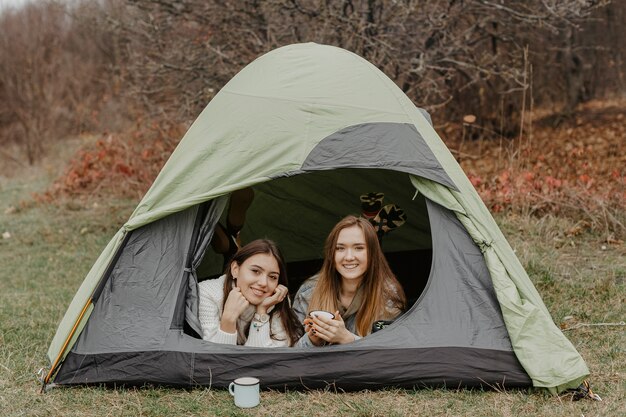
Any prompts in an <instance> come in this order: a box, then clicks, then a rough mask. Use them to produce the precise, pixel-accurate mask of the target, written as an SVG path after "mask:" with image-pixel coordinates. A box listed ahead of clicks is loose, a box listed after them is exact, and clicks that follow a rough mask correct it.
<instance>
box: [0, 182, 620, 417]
mask: <svg viewBox="0 0 626 417" xmlns="http://www.w3.org/2000/svg"><path fill="white" fill-rule="evenodd" d="M50 176H51V175H50V173H49V172H47V171H43V172H38V173H35V174H33V176H30V177H25V178H23V179H18V177H15V178H13V179H7V178H3V177H0V233H4V232H9V233H10V234H11V237H10V238H8V239H0V266H1V268H0V323H1V327H0V410H2V412H1V413H2V415H4V416H57V415H65V416H108V415H111V416H138V415H139V416H162V415H177V416H185V415H216V416H249V415H253V416H257V415H275V416H287V415H300V416H322V415H323V416H330V415H333V416H407V415H429V416H465V415H472V416H474V415H480V416H537V415H550V416H580V415H585V416H589V415H602V416H618V415H626V401H625V394H626V388H625V385H624V380H625V377H626V357H625V349H626V338H625V330H626V328H625V327H624V326H583V327H579V328H577V329H575V330H569V331H566V335H567V336H568V337H569V339H570V340H571V341H572V343H573V344H574V345H575V346H576V348H577V349H578V350H579V352H580V353H581V354H582V355H583V357H584V358H585V360H586V361H587V364H588V366H589V368H590V369H591V372H592V376H591V381H592V387H593V388H594V391H596V392H597V393H598V394H600V395H601V396H602V397H603V399H604V401H603V402H593V401H579V402H571V401H570V399H569V397H568V396H561V397H556V396H550V395H547V394H545V393H542V392H535V391H526V390H513V391H482V390H473V391H469V390H454V389H422V390H400V389H392V388H390V389H386V390H379V391H360V392H353V393H342V392H336V391H334V390H333V389H332V387H328V388H327V389H326V390H319V391H305V392H277V391H264V392H263V393H262V400H261V405H260V406H259V407H257V408H255V409H252V410H247V411H244V410H239V409H237V408H236V407H235V406H234V405H233V402H232V399H231V397H230V395H229V394H228V392H227V391H225V390H220V389H209V388H204V389H191V390H182V389H170V388H160V387H144V388H141V389H119V388H118V389H112V388H109V389H105V388H100V387H81V388H72V389H54V390H51V391H50V392H48V393H46V394H41V393H40V386H39V384H38V382H37V380H36V372H37V370H38V369H39V368H41V367H44V366H47V365H48V363H47V359H46V352H47V348H48V345H49V343H50V340H51V339H52V336H53V334H54V332H55V331H56V327H57V325H58V323H59V321H60V319H61V317H62V316H63V314H64V312H65V309H66V308H67V306H68V304H69V302H70V300H71V298H72V296H73V295H74V292H75V291H76V289H77V288H78V286H79V285H80V283H81V281H82V279H83V278H84V276H85V275H86V273H87V271H88V270H89V268H90V267H91V265H92V264H93V262H94V261H95V259H96V257H97V256H98V255H99V253H100V251H101V250H102V249H103V248H104V246H105V245H106V243H107V242H108V240H109V239H110V238H111V237H112V236H113V234H114V233H115V232H116V230H117V228H118V227H119V226H120V225H121V224H122V223H123V222H124V221H125V219H126V218H127V217H128V215H129V214H130V212H131V211H132V209H133V208H134V205H135V204H136V202H133V201H127V200H117V201H111V202H107V203H106V204H105V203H102V202H98V203H94V202H85V201H82V202H80V203H76V202H69V201H68V202H66V203H64V204H61V205H60V206H45V205H29V204H26V205H20V202H21V201H28V197H29V195H30V194H31V193H32V192H36V191H40V190H41V189H42V188H43V187H44V186H45V185H46V184H47V182H48V180H47V179H46V178H49V177H50ZM497 220H498V222H499V223H500V225H501V227H502V229H503V231H504V233H505V234H506V235H507V236H508V237H509V241H510V243H511V245H512V246H513V247H514V249H515V251H516V253H517V255H518V256H519V258H520V260H521V261H522V263H523V264H524V265H525V267H526V268H527V270H528V272H529V274H530V276H531V278H532V280H533V282H534V283H535V285H536V286H537V288H538V290H539V292H540V293H541V294H542V296H543V298H544V301H545V303H546V305H547V306H548V308H549V310H550V311H551V312H552V314H553V318H554V320H555V321H556V323H557V324H564V325H567V326H570V327H571V326H572V325H574V324H577V323H578V324H589V323H607V322H620V321H624V320H625V319H626V308H625V307H624V306H625V305H626V303H625V301H626V300H625V298H626V287H625V277H626V256H624V255H625V252H624V245H623V244H618V245H608V244H606V243H603V238H604V236H601V235H600V234H594V232H593V231H588V230H587V231H585V232H583V233H581V234H579V235H577V236H567V235H566V233H565V232H563V231H565V230H570V229H571V228H572V227H573V226H574V223H575V222H573V221H571V220H568V219H563V218H556V217H544V218H542V219H536V218H531V217H525V216H516V215H508V216H505V215H501V216H499V217H498V218H497Z"/></svg>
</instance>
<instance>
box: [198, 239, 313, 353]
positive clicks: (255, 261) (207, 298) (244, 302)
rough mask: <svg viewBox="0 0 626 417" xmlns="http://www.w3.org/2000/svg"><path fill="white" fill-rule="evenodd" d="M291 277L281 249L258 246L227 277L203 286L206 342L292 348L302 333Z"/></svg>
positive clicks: (240, 256)
mask: <svg viewBox="0 0 626 417" xmlns="http://www.w3.org/2000/svg"><path fill="white" fill-rule="evenodd" d="M287 288H288V286H287V271H286V268H285V263H284V260H283V257H282V255H281V253H280V251H279V249H278V247H277V246H276V244H275V243H274V242H272V241H270V240H267V239H258V240H254V241H252V242H250V243H248V244H247V245H245V246H244V247H242V248H241V249H239V250H238V251H237V253H235V255H234V256H233V257H232V259H231V260H230V263H229V265H228V267H227V268H226V271H225V273H224V275H222V276H221V277H219V278H217V279H211V280H206V281H203V282H201V283H200V284H198V291H199V306H198V310H199V312H198V316H199V319H200V324H201V326H202V333H203V335H202V338H203V339H204V340H208V341H211V342H215V343H225V344H231V345H234V344H238V345H246V346H255V347H277V346H292V345H294V344H295V343H296V341H297V340H298V339H299V337H300V336H301V335H302V328H301V325H300V322H299V321H298V319H297V317H296V316H295V315H294V313H293V311H292V310H291V308H290V305H289V298H288V297H289V291H288V289H287Z"/></svg>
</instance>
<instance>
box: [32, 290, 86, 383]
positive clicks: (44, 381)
mask: <svg viewBox="0 0 626 417" xmlns="http://www.w3.org/2000/svg"><path fill="white" fill-rule="evenodd" d="M90 305H91V298H89V299H88V300H87V303H86V304H85V306H84V307H83V310H82V311H81V312H80V315H79V316H78V319H76V323H74V327H72V330H71V331H70V334H69V335H68V336H67V339H65V343H63V347H62V348H61V350H60V351H59V354H58V356H57V357H56V359H55V360H54V363H53V364H52V366H51V367H50V371H48V375H46V377H45V378H44V380H43V385H44V386H45V385H46V384H47V383H48V381H50V378H51V377H52V374H53V373H54V371H55V369H56V367H57V366H58V364H59V362H60V361H61V357H62V356H63V352H65V349H66V348H67V345H68V343H70V340H72V337H74V333H75V332H76V329H77V328H78V325H79V324H80V322H81V321H82V319H83V316H84V315H85V312H86V311H87V309H88V308H89V306H90Z"/></svg>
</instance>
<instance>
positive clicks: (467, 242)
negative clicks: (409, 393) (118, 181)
mask: <svg viewBox="0 0 626 417" xmlns="http://www.w3.org/2000/svg"><path fill="white" fill-rule="evenodd" d="M244 187H252V189H253V190H254V192H255V198H254V200H253V203H252V205H251V207H250V209H249V210H248V213H247V216H246V217H247V219H246V225H245V227H244V229H243V230H242V239H243V241H244V242H245V241H250V240H252V239H255V238H258V237H268V238H271V239H273V240H275V241H276V242H277V243H278V244H279V246H280V247H281V249H282V251H283V253H284V255H285V258H286V260H287V262H288V270H289V275H290V280H291V285H292V287H293V288H291V289H292V290H295V289H297V286H298V285H299V283H300V282H301V281H302V280H303V279H304V278H306V276H308V275H310V274H312V273H314V272H315V270H316V268H318V267H319V265H320V264H321V258H322V246H323V242H324V239H325V237H326V235H327V234H328V232H329V231H330V229H331V228H332V226H333V225H334V224H335V223H336V222H337V221H338V220H339V219H341V218H342V217H344V216H345V215H347V214H358V213H359V211H360V201H359V196H360V195H362V194H367V193H369V192H380V193H384V194H385V198H386V199H387V200H388V201H392V202H394V203H395V204H397V205H399V206H401V207H402V208H403V209H404V211H405V213H406V215H407V221H406V223H405V224H404V225H403V226H402V227H400V228H398V229H397V230H395V231H394V232H393V233H391V234H389V235H388V236H386V237H385V239H384V241H383V249H384V251H385V254H386V256H387V258H388V260H389V262H390V264H391V266H392V268H393V269H394V271H395V273H396V274H397V276H398V278H399V280H400V281H401V283H402V284H403V285H404V288H405V290H406V292H407V296H408V298H409V299H410V300H412V302H411V305H410V307H409V309H408V310H407V311H406V313H405V314H404V315H403V316H401V317H400V318H399V319H397V320H396V321H395V322H394V323H393V324H392V325H390V326H388V327H386V328H385V329H383V330H381V331H378V332H376V333H373V334H372V335H370V336H368V337H365V338H363V339H361V340H359V341H357V342H355V343H352V344H348V345H336V346H329V347H326V348H324V349H306V348H274V349H264V348H250V347H244V346H230V345H220V344H214V343H211V342H207V341H204V340H202V338H201V332H202V331H201V329H200V326H199V324H198V316H197V310H198V307H197V305H198V298H197V294H198V292H197V283H198V281H201V280H203V279H207V278H208V279H210V278H211V277H215V276H217V275H219V273H220V272H221V268H222V259H221V257H220V256H218V255H217V254H215V253H213V251H212V249H211V248H210V245H209V242H210V240H211V237H212V234H213V230H214V228H215V226H216V224H217V222H218V221H220V219H221V221H223V220H224V219H223V218H224V216H225V214H224V212H225V211H226V210H225V208H226V207H227V204H228V197H229V194H230V193H232V192H233V191H235V190H238V189H242V188H244ZM48 358H49V360H50V362H51V369H50V371H49V373H48V375H47V376H46V377H45V378H44V382H45V383H46V384H59V385H74V384H98V383H116V384H144V383H153V384H167V385H178V386H195V385H213V386H221V387H223V386H226V385H227V384H228V383H229V382H230V381H232V380H233V379H235V378H237V377H239V376H242V375H248V376H256V377H258V378H260V380H261V381H262V385H263V386H265V387H274V388H284V387H293V388H297V387H309V388H311V387H322V386H326V385H327V384H329V383H332V384H334V385H335V386H337V387H340V388H343V389H360V388H373V387H382V386H389V385H392V386H404V387H413V386H418V387H419V386H424V385H425V386H436V385H447V386H455V387H456V386H459V385H464V386H478V385H485V386H501V385H503V386H508V387H515V386H518V387H519V386H534V387H542V388H547V389H549V390H551V391H560V390H563V389H566V388H572V387H576V386H578V385H579V384H580V382H581V381H582V380H583V379H584V378H585V377H586V376H587V375H588V373H589V371H588V369H587V366H586V365H585V363H584V361H583V359H582V358H581V356H580V355H579V354H578V352H577V351H576V349H575V348H574V347H573V346H572V344H571V343H570V342H569V341H568V340H567V339H566V338H565V336H564V335H563V334H562V333H561V331H560V330H559V329H558V328H557V327H556V326H555V324H554V323H553V321H552V319H551V317H550V314H549V312H548V310H547V309H546V307H545V306H544V304H543V302H542V300H541V298H540V296H539V294H538V293H537V291H536V289H535V288H534V287H533V285H532V283H531V281H530V280H529V278H528V276H527V274H526V272H525V271H524V269H523V267H522V266H521V264H520V262H519V261H518V259H517V258H516V256H515V254H514V253H513V250H512V249H511V247H510V246H509V244H508V243H507V241H506V239H505V238H504V236H503V235H502V233H501V231H500V230H499V228H498V226H497V225H496V223H495V221H494V220H493V218H492V217H491V215H490V213H489V211H488V209H487V208H486V207H485V205H484V204H483V202H482V201H481V199H480V197H479V196H478V194H477V193H476V191H475V190H474V188H473V187H472V185H471V183H470V182H469V180H468V179H467V177H466V176H465V174H464V173H463V171H462V170H461V168H460V167H459V165H458V163H457V162H456V160H455V159H454V158H453V156H452V155H451V154H450V152H449V151H448V149H447V148H446V146H445V145H444V143H443V142H442V141H441V139H440V138H439V137H438V135H437V133H436V132H435V130H434V129H433V127H432V126H431V123H430V120H429V116H428V114H427V113H426V112H424V111H422V110H420V109H418V108H416V107H415V106H414V105H413V103H412V102H411V100H410V99H409V98H407V97H406V96H405V95H404V94H403V92H402V91H401V90H400V89H399V88H398V87H397V86H396V85H395V84H394V83H393V82H392V81H391V80H390V79H389V78H388V77H386V76H385V75H384V74H383V73H382V72H381V71H380V70H378V69H377V68H376V67H375V66H373V65H372V64H370V63H369V62H367V61H366V60H364V59H362V58H360V57H359V56H357V55H355V54H353V53H351V52H348V51H345V50H342V49H340V48H336V47H331V46H324V45H317V44H313V43H308V44H297V45H290V46H286V47H283V48H279V49H277V50H274V51H272V52H270V53H267V54H265V55H263V56H261V57H260V58H258V59H257V60H255V61H254V62H252V63H251V64H250V65H248V66H247V67H246V68H244V69H243V70H242V71H241V72H240V73H239V74H237V75H236V76H235V77H234V78H233V79H232V80H231V81H230V82H229V83H228V84H227V85H226V86H224V88H223V89H222V90H221V91H220V92H219V93H218V94H217V95H216V96H215V98H214V99H213V100H211V102H210V103H209V104H208V105H207V107H206V108H205V109H204V111H203V112H202V113H201V114H200V116H199V117H198V119H197V120H196V121H195V122H194V124H193V125H192V126H191V128H190V129H189V131H188V132H187V133H186V134H185V136H184V138H183V139H182V141H181V142H180V144H179V145H178V147H177V148H176V150H175V151H174V153H173V154H172V155H171V157H170V159H169V160H168V162H167V163H166V164H165V166H164V167H163V169H162V171H161V173H160V174H159V176H158V177H157V179H156V181H155V182H154V184H153V185H152V187H151V188H150V190H149V191H148V192H147V193H146V195H145V197H144V198H143V200H142V201H141V202H140V203H139V206H138V207H137V208H136V210H135V211H134V213H133V214H132V215H131V217H130V219H129V220H128V222H127V223H126V224H124V225H123V226H122V228H121V229H120V230H119V231H118V232H117V234H116V235H115V236H114V237H113V239H112V240H111V242H110V243H109V244H108V245H107V247H106V248H105V249H104V251H103V252H102V254H101V255H100V257H99V258H98V260H97V261H96V263H95V264H94V266H93V267H92V269H91V270H90V272H89V273H88V275H87V277H86V278H85V280H84V282H83V284H82V285H81V287H80V289H79V290H78V292H77V294H76V295H75V297H74V299H73V301H72V302H71V304H70V306H69V308H68V310H67V313H66V314H65V316H64V318H63V320H62V321H61V323H60V325H59V328H58V330H57V333H56V335H55V336H54V339H53V340H52V343H51V345H50V348H49V350H48Z"/></svg>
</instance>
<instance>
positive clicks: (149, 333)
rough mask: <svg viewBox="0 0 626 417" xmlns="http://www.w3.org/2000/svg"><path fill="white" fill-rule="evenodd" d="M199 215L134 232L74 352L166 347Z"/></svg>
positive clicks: (184, 213) (177, 217)
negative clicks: (165, 343)
mask: <svg viewBox="0 0 626 417" xmlns="http://www.w3.org/2000/svg"><path fill="white" fill-rule="evenodd" d="M197 211H198V207H197V206H195V207H191V208H189V209H187V210H185V211H182V212H180V213H176V214H173V215H171V216H168V217H165V218H163V219H161V220H159V221H157V222H154V223H151V224H149V225H147V226H145V227H142V228H140V229H137V230H134V231H132V232H131V236H130V238H129V239H128V241H127V243H126V246H125V247H124V248H123V249H121V250H122V253H121V255H120V257H119V259H118V261H117V264H116V265H115V268H114V269H113V271H112V273H111V275H110V276H109V277H105V278H104V279H105V280H106V282H105V285H104V287H103V289H102V292H101V294H100V296H99V298H98V299H97V300H96V302H95V304H94V311H93V312H92V314H91V317H90V318H89V321H88V322H87V325H86V326H85V329H84V330H83V332H82V333H81V335H80V337H79V338H78V341H77V342H76V345H75V347H74V351H76V352H108V351H119V350H120V349H126V350H135V349H137V350H141V349H145V348H146V347H147V346H149V347H151V348H153V349H154V348H157V347H159V346H161V345H163V343H164V341H165V339H166V336H167V334H168V332H169V330H170V327H171V325H172V318H173V316H174V310H175V308H176V303H177V299H178V297H179V294H181V291H180V289H181V286H183V285H185V284H186V283H185V282H184V280H183V278H184V276H185V275H186V274H185V271H184V263H185V262H186V260H187V257H188V251H189V247H190V244H191V237H192V234H193V227H194V222H195V219H196V213H197ZM182 294H183V295H184V292H182Z"/></svg>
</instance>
